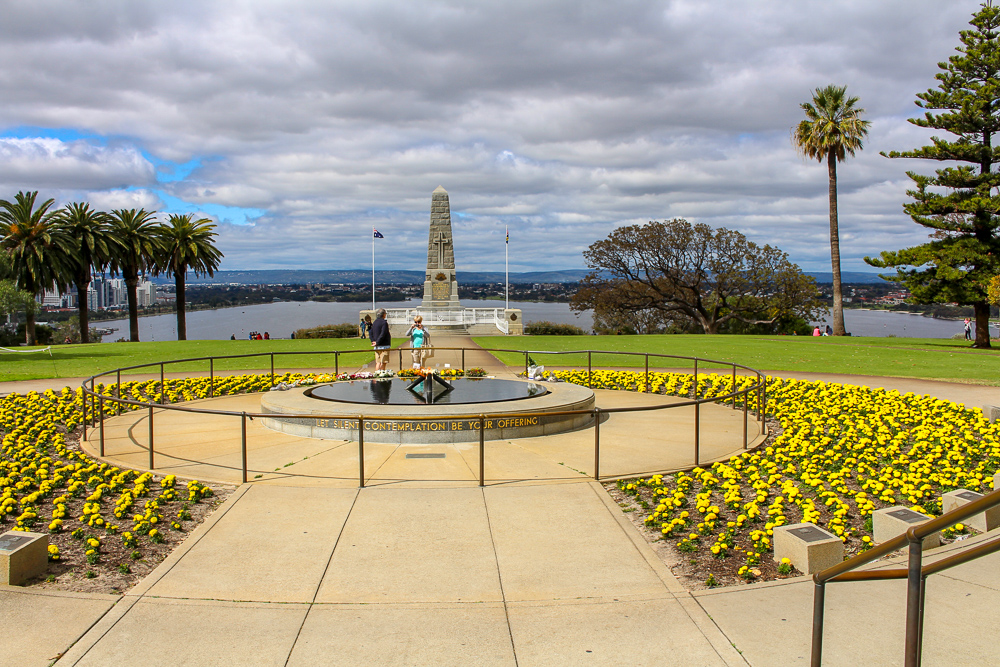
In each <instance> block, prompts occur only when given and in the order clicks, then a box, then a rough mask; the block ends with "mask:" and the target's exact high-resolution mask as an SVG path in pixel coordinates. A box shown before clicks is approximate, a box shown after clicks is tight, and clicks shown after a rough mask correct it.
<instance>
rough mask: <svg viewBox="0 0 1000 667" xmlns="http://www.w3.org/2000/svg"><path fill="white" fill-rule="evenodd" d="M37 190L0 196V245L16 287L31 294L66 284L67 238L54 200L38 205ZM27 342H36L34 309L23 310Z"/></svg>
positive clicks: (32, 343)
mask: <svg viewBox="0 0 1000 667" xmlns="http://www.w3.org/2000/svg"><path fill="white" fill-rule="evenodd" d="M37 197H38V192H37V191H34V192H27V193H26V192H18V193H17V194H16V195H15V196H14V201H13V202H9V201H7V200H5V199H0V248H3V249H4V250H5V251H6V252H7V253H8V255H9V259H10V264H11V267H12V268H13V272H14V276H15V277H16V280H17V286H18V287H19V288H20V289H22V290H24V291H25V292H28V293H29V294H31V295H32V296H37V295H38V294H41V293H42V292H44V291H45V290H47V289H52V288H53V287H54V286H55V287H59V288H62V287H65V281H64V279H63V276H65V275H66V266H65V257H66V253H67V248H68V245H69V243H68V239H67V238H66V235H65V233H64V232H63V231H62V230H61V229H60V228H59V225H58V224H56V223H57V216H58V213H57V212H56V211H50V210H49V209H50V208H52V205H53V204H54V203H55V200H53V199H47V200H45V201H44V202H42V203H41V204H40V205H39V206H38V207H37V208H36V207H35V199H36V198H37ZM25 316H26V318H25V332H26V333H27V336H26V339H27V344H28V345H34V344H35V309H34V308H32V307H29V308H27V309H26V313H25Z"/></svg>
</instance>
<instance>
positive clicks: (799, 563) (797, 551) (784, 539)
mask: <svg viewBox="0 0 1000 667" xmlns="http://www.w3.org/2000/svg"><path fill="white" fill-rule="evenodd" d="M782 558H787V559H788V560H790V561H792V565H794V566H795V568H796V569H797V570H799V571H800V572H804V573H806V574H814V573H816V572H820V571H822V570H825V569H826V568H828V567H833V566H834V565H837V564H838V563H842V562H843V561H844V543H843V542H842V541H841V540H840V538H839V537H837V536H836V535H834V534H833V533H831V532H829V531H826V530H823V529H822V528H820V527H819V526H814V525H813V524H811V523H793V524H791V525H789V526H778V527H777V528H775V529H774V561H775V562H776V563H780V562H781V559H782Z"/></svg>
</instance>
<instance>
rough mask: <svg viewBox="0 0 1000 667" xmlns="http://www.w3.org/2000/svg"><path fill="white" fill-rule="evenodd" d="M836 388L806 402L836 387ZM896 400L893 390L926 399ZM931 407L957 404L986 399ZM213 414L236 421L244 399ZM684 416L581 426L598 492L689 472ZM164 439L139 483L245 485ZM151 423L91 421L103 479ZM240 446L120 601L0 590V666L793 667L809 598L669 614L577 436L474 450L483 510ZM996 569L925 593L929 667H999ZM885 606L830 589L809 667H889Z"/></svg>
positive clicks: (463, 480) (223, 426)
mask: <svg viewBox="0 0 1000 667" xmlns="http://www.w3.org/2000/svg"><path fill="white" fill-rule="evenodd" d="M435 344H436V345H438V346H441V347H444V346H445V345H444V344H443V342H442V340H440V339H439V340H436V341H435ZM439 354H441V357H440V359H446V358H448V357H447V356H445V354H444V353H443V352H440V353H439ZM467 354H469V353H467ZM435 357H437V354H436V355H435ZM466 361H467V365H471V364H469V359H468V358H467V360H466ZM441 363H451V362H449V361H445V362H441ZM456 365H457V364H456ZM476 365H483V366H484V367H485V366H486V363H485V360H484V362H483V363H478V362H477V364H476ZM495 371H496V372H497V373H501V372H505V371H504V369H502V368H498V369H495ZM506 372H508V373H510V371H506ZM796 376H797V377H804V375H802V374H796ZM836 377H837V378H841V379H833V378H824V379H832V380H833V381H848V382H850V381H852V378H849V377H844V376H836ZM853 381H854V383H856V384H868V385H869V386H878V385H882V386H885V385H886V384H888V383H887V382H882V383H880V382H877V381H876V382H872V381H869V379H867V378H853ZM910 382H911V381H903V382H901V383H900V384H899V385H898V386H892V387H889V388H899V389H901V390H903V388H904V387H909V388H910V390H914V391H923V390H924V387H925V386H926V385H925V384H924V383H919V382H915V381H914V382H912V383H911V384H905V383H910ZM933 385H935V386H936V388H937V390H938V391H937V392H936V393H938V395H942V396H943V397H946V398H950V399H951V400H956V399H955V397H958V396H965V397H966V399H965V400H963V401H962V402H966V404H974V403H973V402H974V401H980V400H982V401H983V402H987V401H988V400H993V397H994V396H995V395H996V393H995V392H997V391H998V390H997V389H996V388H975V387H965V386H964V385H957V386H956V385H947V383H933ZM937 385H945V386H937ZM604 394H607V396H605V395H604ZM218 400H219V401H225V402H226V403H225V405H226V406H227V407H228V408H229V409H236V410H238V411H242V410H247V411H255V409H256V408H255V407H254V406H255V401H258V400H259V397H253V396H249V397H248V396H243V397H230V398H225V399H218ZM600 400H601V401H612V402H613V401H622V403H621V404H623V405H624V404H626V403H628V404H642V401H644V400H645V401H648V400H654V399H652V398H651V397H648V396H641V395H636V394H624V393H620V392H602V393H601V399H600ZM599 402H600V401H599ZM610 404H611V403H608V405H610ZM683 411H684V410H683V409H674V410H668V411H665V412H652V413H633V414H631V415H613V416H612V418H611V419H609V420H608V421H606V422H604V423H603V424H602V426H601V433H602V441H603V440H604V439H605V438H607V442H606V444H602V450H601V456H602V473H603V474H614V473H615V471H616V470H630V471H632V472H634V471H635V466H639V467H643V466H646V467H650V468H651V469H656V468H657V467H665V468H669V467H670V466H673V467H683V466H688V465H690V463H691V456H692V454H693V452H692V451H691V434H690V424H691V417H692V416H691V415H684V414H682V413H683ZM667 413H672V414H673V415H674V416H673V417H670V419H676V420H677V421H676V422H668V421H666V420H667V417H665V416H664V415H666V414H667ZM707 414H708V417H707V418H706V416H705V415H704V414H703V426H704V427H705V428H706V431H705V433H704V437H703V449H702V452H703V454H704V456H706V457H708V458H725V457H727V456H729V455H731V454H732V453H734V452H737V451H742V414H741V413H738V412H734V411H732V410H731V409H728V408H721V407H720V408H715V412H709V413H707ZM638 415H641V416H642V419H646V421H642V419H635V418H636V417H637V416H638ZM174 416H176V415H174ZM174 416H168V415H166V414H165V411H163V412H161V411H160V410H158V409H157V410H155V411H154V420H155V425H156V426H155V427H156V440H157V442H158V443H159V445H158V447H157V452H158V453H157V457H158V459H157V466H156V467H157V469H158V470H161V467H162V471H163V472H166V471H168V470H169V471H171V472H175V473H177V474H179V475H184V476H196V477H198V478H199V479H226V480H233V479H236V478H237V476H241V471H240V465H241V457H240V451H239V444H240V443H239V439H238V436H237V437H233V429H232V424H229V423H228V422H226V421H225V420H228V419H231V418H220V417H212V418H205V417H198V418H193V417H192V418H191V419H190V420H189V421H184V420H183V419H174V418H173V417H174ZM624 417H628V418H629V420H626V419H625V418H624ZM147 418H148V416H147V415H145V414H143V415H139V414H134V415H126V416H122V417H121V418H119V419H118V420H117V421H114V420H109V422H108V424H107V425H106V432H105V436H106V441H105V448H106V451H105V454H106V455H107V457H108V458H109V459H113V460H116V461H119V462H121V463H125V464H129V465H133V466H135V467H138V468H140V469H141V468H144V467H146V465H147V463H148V452H146V450H145V449H144V445H145V442H146V440H145V438H146V437H147V435H146V434H147V426H148V424H147V423H146V422H144V421H143V420H144V419H147ZM211 419H214V420H223V421H215V422H213V421H210V420H211ZM206 420H209V421H206ZM113 422H114V423H113ZM751 424H753V422H751ZM671 432H674V435H673V436H671V435H670V433H671ZM236 433H238V429H237V431H236ZM751 433H753V431H751ZM248 436H249V437H248V456H249V459H250V461H251V462H252V464H251V466H250V467H251V472H252V474H251V475H250V478H251V482H250V483H248V484H244V485H242V486H240V487H239V488H238V489H237V491H236V492H235V493H234V494H232V496H230V498H229V499H228V500H227V501H226V503H225V504H224V505H223V506H222V507H220V508H219V509H218V510H217V511H216V512H215V513H214V514H213V515H212V516H211V517H210V518H209V519H208V520H207V521H206V522H204V523H203V524H202V525H201V526H199V528H198V529H197V530H196V531H195V532H194V533H193V534H192V535H191V536H190V538H189V539H188V540H186V541H185V542H184V543H183V544H182V545H181V546H180V547H179V548H178V549H177V550H176V551H174V552H173V553H172V554H171V555H170V556H168V558H167V559H166V560H165V561H164V562H163V563H162V564H161V565H160V566H159V567H158V568H157V569H156V570H154V571H153V572H152V573H151V574H150V575H149V576H147V577H146V578H145V579H144V580H143V581H141V582H140V583H139V584H138V585H136V586H135V587H134V588H133V589H132V590H131V591H129V592H128V593H127V594H125V595H123V596H120V597H116V596H101V595H83V594H59V593H55V594H54V593H51V592H49V591H32V590H31V589H15V588H12V587H0V611H2V614H3V618H4V628H5V629H6V630H7V631H6V632H4V633H2V634H0V665H7V664H10V665H15V664H16V665H45V664H49V662H51V661H52V660H53V659H55V658H56V657H59V656H60V654H62V655H61V657H59V659H58V661H57V662H56V663H55V664H56V665H108V664H112V665H117V664H129V663H133V662H136V663H138V662H142V663H147V664H150V663H151V664H229V665H272V664H273V665H296V666H298V665H316V664H331V665H357V664H378V665H382V664H386V665H424V664H434V665H439V664H443V665H448V664H456V665H457V664H463V665H464V664H470V663H473V664H485V665H517V666H519V667H524V666H526V665H527V666H533V665H567V664H571V665H572V664H594V665H618V664H620V665H636V664H650V665H652V664H656V665H667V666H669V665H729V666H733V665H755V666H768V665H794V664H806V663H807V662H808V655H809V654H808V651H809V640H810V637H809V627H810V620H811V613H812V588H813V585H812V583H811V580H809V579H806V578H795V579H789V580H785V581H781V582H775V583H766V584H756V585H749V586H740V587H733V588H726V589H715V590H707V591H697V592H689V591H687V590H685V589H684V588H683V586H682V585H681V584H680V583H679V582H678V581H677V579H676V578H674V577H673V575H672V574H671V572H670V570H669V568H668V567H667V566H666V565H665V564H664V563H663V561H662V560H660V558H659V557H658V556H657V554H656V553H655V551H654V550H653V548H652V547H651V546H650V545H649V544H648V543H647V542H646V540H645V538H644V537H643V536H642V534H641V533H640V532H639V531H638V530H636V529H635V528H634V526H633V525H632V524H631V522H630V521H629V520H628V518H627V517H626V516H625V515H624V514H622V512H621V511H620V509H619V508H618V506H617V505H616V504H615V503H614V501H613V500H612V499H611V498H610V496H609V495H608V494H607V493H606V492H605V491H604V489H603V488H602V487H601V486H600V485H599V484H597V483H596V482H594V481H592V480H591V479H589V477H590V475H592V474H593V464H594V462H593V452H594V450H593V430H592V429H586V430H582V431H579V432H576V433H571V434H562V435H559V436H549V437H546V438H534V439H525V440H518V441H509V442H496V443H490V444H491V448H490V449H489V450H488V453H487V458H486V469H487V471H488V475H487V477H488V479H489V482H488V483H487V485H486V486H485V487H482V488H481V487H479V486H478V480H477V479H476V477H477V474H478V463H479V461H478V456H479V452H478V443H476V444H475V445H465V444H460V445H448V446H436V445H419V446H407V447H399V446H393V445H381V446H375V445H372V446H370V447H368V446H366V451H365V464H366V473H367V474H366V486H365V488H359V487H358V477H357V475H358V460H357V456H358V451H357V443H350V442H333V441H322V440H317V441H309V440H307V439H301V438H292V437H290V436H286V435H284V434H280V433H276V432H268V431H266V430H265V429H263V428H262V427H261V426H260V425H259V424H258V423H257V422H256V421H255V422H251V423H250V424H249V425H248ZM560 438H562V439H561V440H560ZM713 443H715V444H714V445H713ZM88 446H90V447H95V446H96V445H95V441H94V440H92V441H91V442H90V443H89V444H88ZM160 446H162V450H161V449H160ZM408 453H409V454H412V453H436V454H444V458H433V459H414V458H407V457H406V454H408ZM185 459H187V460H185ZM979 539H981V538H973V539H972V540H969V541H967V542H965V543H964V544H972V543H974V542H976V541H977V540H979ZM956 548H959V546H949V547H945V548H943V549H942V550H941V551H940V553H948V552H949V551H951V550H954V549H956ZM937 553H938V552H931V553H930V554H928V557H929V558H931V559H933V558H937V557H940V556H938V555H937ZM897 560H898V559H897ZM891 565H893V563H892V562H891V561H883V562H879V563H876V564H873V567H887V566H891ZM897 566H898V565H897ZM998 566H1000V554H996V555H993V556H990V557H988V558H986V559H984V560H981V561H978V562H977V563H971V564H967V565H963V566H960V567H958V568H955V569H953V570H950V571H948V572H946V573H944V574H940V575H935V577H932V578H931V580H930V584H929V587H928V611H927V622H926V639H925V650H924V653H925V659H924V664H925V665H959V664H960V665H985V664H993V663H994V662H995V660H994V659H993V654H994V653H995V645H994V644H995V642H994V641H993V639H992V634H991V632H990V631H989V628H991V627H994V626H995V625H996V623H997V621H998V620H1000V568H998ZM902 585H903V584H902V582H894V581H886V582H873V583H865V584H832V585H831V586H830V589H829V591H828V594H827V620H828V623H827V633H826V643H825V649H826V650H825V656H826V661H825V662H826V664H830V665H847V664H860V663H864V664H870V665H883V664H884V665H895V664H900V663H901V660H902V651H901V646H902V636H903V633H902V624H903V614H902V608H903V604H904V599H905V597H904V595H903V591H902ZM10 628H16V631H13V632H12V631H10Z"/></svg>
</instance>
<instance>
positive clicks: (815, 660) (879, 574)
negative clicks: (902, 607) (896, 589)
mask: <svg viewBox="0 0 1000 667" xmlns="http://www.w3.org/2000/svg"><path fill="white" fill-rule="evenodd" d="M998 505H1000V489H997V490H995V491H993V492H992V493H989V494H987V495H985V496H983V497H982V498H980V499H979V500H975V501H973V502H971V503H969V504H968V505H963V506H962V507H958V508H956V509H953V510H952V511H950V512H946V513H944V514H942V515H941V516H939V517H937V518H935V519H931V520H930V521H926V522H924V523H922V524H920V525H918V526H914V527H912V528H910V529H909V530H907V531H906V532H905V533H903V534H902V535H899V536H897V537H894V538H892V539H891V540H887V541H886V542H883V543H882V544H880V545H878V546H876V547H873V548H871V549H869V550H868V551H865V552H862V553H860V554H857V555H856V556H854V557H853V558H850V559H848V560H846V561H844V562H843V563H838V564H836V565H834V566H833V567H830V568H827V569H825V570H823V571H822V572H817V573H816V574H814V575H813V582H814V584H815V587H814V589H813V626H812V657H811V660H810V664H811V665H812V667H821V665H822V664H823V625H824V600H825V598H826V584H828V583H831V582H836V581H877V580H886V579H906V580H907V586H906V640H905V651H904V662H903V664H904V665H905V667H918V666H919V665H920V661H921V652H922V645H923V622H924V600H925V595H926V592H927V587H926V582H927V577H928V576H930V575H932V574H937V573H938V572H941V571H943V570H947V569H949V568H952V567H955V566H957V565H961V564H963V563H967V562H969V561H971V560H975V559H976V558H981V557H982V556H987V555H989V554H991V553H994V552H996V551H1000V538H998V539H995V540H993V541H990V542H984V543H982V544H979V545H977V546H975V547H972V548H969V549H967V550H963V551H961V552H959V553H957V554H954V555H952V556H948V557H946V558H942V559H940V560H938V561H935V562H934V563H932V564H930V565H926V566H924V565H923V562H922V559H923V541H924V538H926V537H928V536H929V535H933V534H934V533H936V532H938V531H939V530H942V529H944V528H948V527H950V526H953V525H954V524H956V523H959V522H961V521H963V520H965V519H967V518H969V517H970V516H973V515H976V514H980V513H982V512H985V511H986V510H988V509H992V508H993V507H996V506H998ZM903 547H907V567H906V568H905V569H903V568H895V569H890V570H864V571H857V569H858V568H859V567H861V566H863V565H867V564H868V563H871V562H872V561H875V560H878V559H879V558H882V557H883V556H887V555H888V554H890V553H892V552H894V551H898V550H899V549H901V548H903Z"/></svg>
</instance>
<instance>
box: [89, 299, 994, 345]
mask: <svg viewBox="0 0 1000 667" xmlns="http://www.w3.org/2000/svg"><path fill="white" fill-rule="evenodd" d="M378 305H379V306H380V307H383V308H414V307H416V306H419V305H420V300H419V299H412V300H410V301H394V302H390V303H379V304H378ZM462 305H464V306H466V307H468V308H498V307H501V306H503V302H502V301H470V300H465V301H462ZM510 306H511V308H520V309H521V311H522V314H523V316H524V321H525V322H527V323H531V322H538V321H541V320H548V321H550V322H558V323H561V324H574V325H576V326H578V327H581V328H583V329H584V330H588V331H589V330H590V328H591V326H593V317H592V316H591V314H590V312H586V313H579V314H578V313H574V312H572V311H571V310H570V309H569V304H566V303H535V302H524V301H511V302H510ZM365 308H366V305H365V304H363V303H321V302H319V301H280V302H278V303H266V304H260V305H256V306H240V307H237V308H219V309H217V310H197V311H192V312H189V313H188V314H187V336H188V338H189V339H191V340H199V339H200V340H225V339H228V338H229V337H230V336H231V335H233V334H235V335H236V337H237V338H246V337H247V335H248V334H249V333H250V332H251V331H259V332H261V333H264V332H265V331H266V332H268V333H269V334H270V335H271V338H288V337H290V336H291V333H292V331H295V330H296V329H304V328H308V327H316V326H321V325H324V324H339V323H341V322H356V321H357V318H358V311H360V310H363V309H365ZM844 320H845V322H846V325H847V330H848V331H849V332H851V333H852V334H853V335H855V336H897V337H899V338H951V337H952V336H953V335H954V334H961V333H962V322H961V320H958V321H955V320H936V319H934V318H931V317H924V316H922V315H912V314H910V313H900V312H891V311H885V310H845V311H844ZM828 323H830V324H832V319H831V318H827V319H825V320H823V321H822V325H823V326H825V325H826V324H828ZM94 326H99V327H102V328H113V329H117V331H115V332H114V333H111V334H108V335H106V336H104V338H103V340H104V342H111V341H115V340H118V339H119V338H128V320H127V319H124V320H114V321H111V322H97V323H95V324H94ZM992 333H993V334H994V335H996V331H995V330H993V331H992ZM139 339H140V340H144V341H154V340H177V316H176V315H175V314H173V313H169V314H166V315H152V316H149V317H140V318H139Z"/></svg>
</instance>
